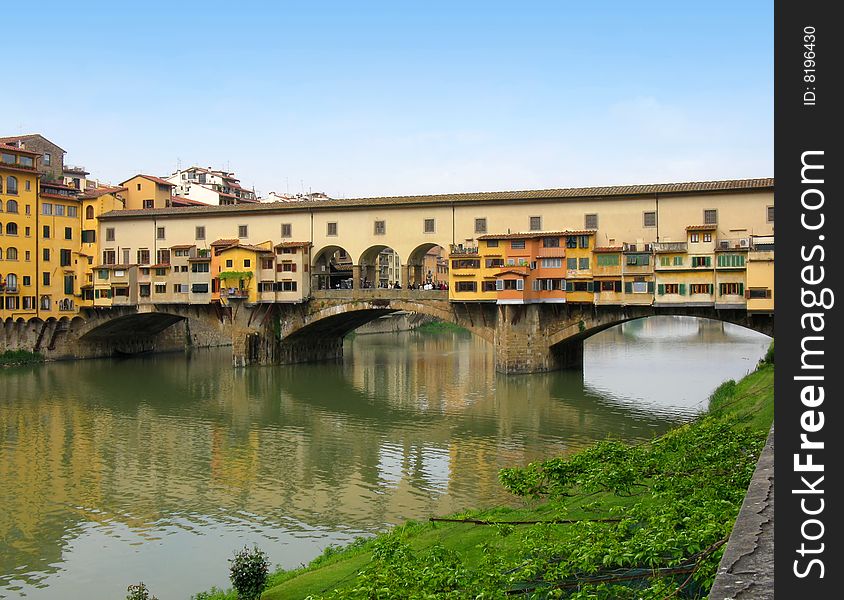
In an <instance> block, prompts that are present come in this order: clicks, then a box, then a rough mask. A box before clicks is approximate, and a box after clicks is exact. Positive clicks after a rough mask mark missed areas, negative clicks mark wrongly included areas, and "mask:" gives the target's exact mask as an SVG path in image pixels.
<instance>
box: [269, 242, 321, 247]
mask: <svg viewBox="0 0 844 600" xmlns="http://www.w3.org/2000/svg"><path fill="white" fill-rule="evenodd" d="M309 246H313V244H311V242H281V243H280V244H276V245H275V246H273V247H274V248H300V247H301V248H307V247H309Z"/></svg>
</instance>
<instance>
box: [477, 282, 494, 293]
mask: <svg viewBox="0 0 844 600" xmlns="http://www.w3.org/2000/svg"><path fill="white" fill-rule="evenodd" d="M495 284H496V282H495V281H482V282H481V291H482V292H494V291H495V290H496V287H495Z"/></svg>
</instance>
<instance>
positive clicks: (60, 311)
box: [37, 179, 87, 318]
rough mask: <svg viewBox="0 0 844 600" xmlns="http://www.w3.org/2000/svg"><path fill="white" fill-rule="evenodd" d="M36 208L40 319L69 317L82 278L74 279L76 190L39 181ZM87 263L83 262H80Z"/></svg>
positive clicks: (78, 217)
mask: <svg viewBox="0 0 844 600" xmlns="http://www.w3.org/2000/svg"><path fill="white" fill-rule="evenodd" d="M39 201H40V205H39V209H38V213H39V214H38V243H37V245H38V270H39V272H40V278H41V289H40V294H39V305H40V316H41V318H49V317H56V318H60V317H62V316H70V317H72V316H73V315H75V314H76V313H78V312H79V305H78V302H77V301H78V300H79V299H80V298H81V286H82V285H83V284H84V281H85V280H84V278H83V279H79V278H78V276H77V273H78V269H79V266H80V265H79V262H80V257H79V254H78V248H79V245H80V243H81V242H80V234H81V215H80V201H79V190H77V189H76V188H75V187H71V186H67V185H65V184H64V183H60V182H57V181H46V180H43V179H42V181H41V187H40V194H39ZM83 262H85V263H87V261H83Z"/></svg>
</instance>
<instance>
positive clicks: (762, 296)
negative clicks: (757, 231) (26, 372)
mask: <svg viewBox="0 0 844 600" xmlns="http://www.w3.org/2000/svg"><path fill="white" fill-rule="evenodd" d="M745 299H746V301H747V310H748V312H753V313H773V312H774V236H772V235H769V236H758V237H753V238H751V242H750V250H749V251H748V253H747V286H746V288H745Z"/></svg>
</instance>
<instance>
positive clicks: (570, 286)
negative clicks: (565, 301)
mask: <svg viewBox="0 0 844 600" xmlns="http://www.w3.org/2000/svg"><path fill="white" fill-rule="evenodd" d="M566 291H567V292H573V291H574V282H573V281H566Z"/></svg>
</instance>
